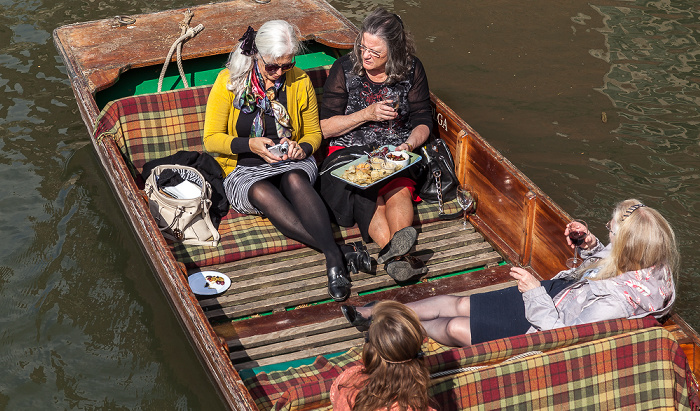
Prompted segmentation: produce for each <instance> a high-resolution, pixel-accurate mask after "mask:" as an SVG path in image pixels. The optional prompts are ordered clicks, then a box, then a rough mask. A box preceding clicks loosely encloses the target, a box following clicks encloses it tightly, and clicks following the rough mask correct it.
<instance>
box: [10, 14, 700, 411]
mask: <svg viewBox="0 0 700 411" xmlns="http://www.w3.org/2000/svg"><path fill="white" fill-rule="evenodd" d="M273 1H274V0H273ZM199 3H205V1H200V2H199ZM194 4H197V2H194V3H189V4H183V3H179V2H175V1H164V0H151V1H135V0H128V1H123V0H114V1H110V2H103V1H94V0H89V1H83V0H80V1H78V0H66V1H62V2H54V1H49V0H31V1H19V0H0V6H1V7H2V13H1V16H0V22H1V23H0V90H2V91H3V93H2V96H0V184H1V185H2V186H3V187H4V189H3V190H2V192H3V195H2V197H1V199H0V233H1V234H2V244H3V245H2V246H1V247H0V301H2V304H0V368H1V369H3V372H1V373H0V410H4V409H7V410H28V409H104V410H113V409H114V410H117V409H125V410H126V409H129V410H131V409H141V410H162V409H175V410H187V409H196V410H199V409H208V410H210V409H212V410H213V409H220V408H222V405H221V403H220V401H219V399H218V398H217V396H216V393H215V391H214V389H213V388H212V386H211V385H210V384H209V382H208V380H207V378H206V376H205V374H204V372H203V371H202V368H201V366H200V365H199V362H198V360H197V358H196V357H195V354H194V352H193V350H192V349H191V348H190V346H189V343H188V341H187V340H186V338H185V336H184V334H183V332H182V331H181V329H180V326H179V324H178V322H177V321H176V320H175V319H174V316H173V314H172V313H171V310H170V307H169V306H168V304H167V302H166V300H165V299H164V298H163V297H162V293H161V291H160V289H159V286H158V284H157V283H156V281H155V279H154V278H153V275H152V274H151V271H150V268H149V267H148V265H147V263H146V260H145V259H144V257H143V255H142V254H141V251H140V249H139V248H138V246H137V245H136V244H135V240H134V237H133V235H132V233H131V231H130V230H129V229H128V228H127V227H126V226H125V219H124V217H123V216H122V214H121V211H120V209H119V207H118V206H117V203H116V201H115V200H114V197H113V195H112V193H111V191H110V189H109V187H108V186H107V183H106V180H105V179H104V177H103V175H102V172H101V170H100V168H99V166H98V163H97V161H96V156H95V154H94V153H93V149H92V146H91V145H90V143H89V140H88V136H87V133H86V131H85V126H84V124H83V123H82V120H81V118H80V114H79V112H78V110H77V106H76V103H75V99H74V96H73V93H72V91H71V88H70V85H69V83H68V80H67V76H66V70H65V67H64V66H63V64H62V62H61V60H60V59H59V57H58V56H57V53H56V50H55V48H54V45H53V42H52V37H51V33H52V30H53V29H54V28H56V27H58V26H61V25H64V24H69V23H73V22H78V21H87V20H95V19H101V18H107V17H111V16H114V15H130V14H138V13H146V12H151V11H157V10H162V9H170V8H180V7H185V6H189V5H194ZM331 4H332V5H333V6H335V7H336V8H338V9H339V10H340V11H341V12H342V13H343V14H344V15H345V16H347V17H348V18H349V19H350V20H351V21H353V22H355V23H359V22H360V21H361V20H362V18H363V17H364V15H365V14H366V13H367V10H370V9H372V8H373V7H375V6H376V5H381V6H383V7H385V8H387V9H389V10H392V11H395V12H397V13H399V14H400V15H401V16H402V17H403V19H404V22H405V24H406V25H407V26H408V27H409V28H411V30H412V31H413V33H414V36H415V39H416V42H417V47H418V55H419V57H420V58H421V59H422V61H423V62H424V65H425V66H426V70H427V72H428V77H429V80H430V86H431V89H432V90H433V91H434V92H435V93H436V94H437V95H438V96H440V97H441V98H442V99H443V100H444V101H445V102H446V103H447V104H448V105H449V106H450V107H452V108H453V109H454V110H455V111H456V112H457V113H458V114H459V115H461V116H462V117H463V118H464V119H466V120H467V122H469V123H470V124H471V125H472V126H473V127H474V128H475V129H476V130H478V131H479V132H480V133H481V135H482V136H484V137H485V138H486V139H487V140H489V141H490V142H491V144H493V145H494V146H495V147H496V148H497V149H498V150H500V151H501V152H502V153H503V154H504V155H505V156H506V157H507V158H508V159H510V161H512V162H513V163H514V164H515V165H516V166H517V167H519V168H520V169H521V170H522V171H523V172H524V173H525V174H526V175H527V176H529V177H530V178H531V179H532V180H533V181H534V182H535V183H536V184H537V185H539V186H540V187H541V188H542V189H543V190H544V191H545V192H546V193H547V194H548V195H550V196H551V197H552V198H553V199H554V201H556V202H557V203H558V204H560V205H561V206H562V207H563V208H564V209H565V210H567V211H568V212H569V213H570V214H571V215H573V216H576V217H578V218H583V219H585V220H587V221H588V222H589V225H590V226H591V229H592V230H593V231H594V232H595V233H597V234H598V235H600V236H601V237H603V236H605V232H604V228H603V224H604V223H605V221H607V219H608V214H609V212H610V210H611V208H612V206H613V205H614V204H615V203H616V202H617V201H620V200H622V199H624V198H628V197H637V198H639V199H641V200H643V201H644V202H645V203H647V204H649V205H651V206H654V207H656V208H658V209H659V210H660V211H661V212H662V213H663V214H664V215H665V216H666V217H667V218H668V219H669V220H670V221H671V223H672V225H673V226H674V227H675V230H676V234H677V236H678V239H679V242H680V245H681V252H682V256H683V269H682V272H681V274H680V278H679V300H678V303H677V306H676V309H677V310H678V311H679V312H680V313H681V314H682V315H683V317H684V318H685V319H686V320H687V321H688V322H689V323H690V324H691V325H693V326H694V327H695V328H696V329H697V328H699V327H700V314H698V313H697V312H698V303H697V301H698V300H697V298H698V295H699V294H700V285H698V280H699V278H700V257H699V256H698V254H697V252H696V249H697V246H698V238H699V237H698V235H697V227H700V218H699V215H698V211H700V188H699V184H698V182H699V180H700V171H699V169H698V166H699V163H698V156H699V153H700V147H699V142H700V139H699V136H698V123H699V122H700V115H699V113H698V108H699V105H700V90H699V80H700V66H699V64H698V58H700V47H699V46H698V39H699V37H700V20H699V19H700V8H698V6H697V4H695V2H693V1H691V0H679V1H674V2H670V1H667V0H661V1H643V0H628V1H622V0H618V1H615V0H611V1H598V0H596V1H594V2H593V3H591V2H589V0H586V1H582V0H574V1H569V2H519V1H512V0H493V1H489V2H466V1H459V0H408V1H386V0H332V1H331ZM193 21H196V16H195V18H194V20H193Z"/></svg>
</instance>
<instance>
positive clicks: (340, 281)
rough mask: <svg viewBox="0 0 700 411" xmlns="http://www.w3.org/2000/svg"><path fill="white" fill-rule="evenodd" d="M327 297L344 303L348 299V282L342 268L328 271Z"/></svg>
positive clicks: (332, 268) (333, 268)
mask: <svg viewBox="0 0 700 411" xmlns="http://www.w3.org/2000/svg"><path fill="white" fill-rule="evenodd" d="M327 275H328V295H330V296H331V298H332V299H334V300H335V301H338V302H340V301H345V300H347V299H348V297H350V280H349V279H348V277H347V273H346V272H345V269H344V268H343V267H331V268H329V269H328V273H327Z"/></svg>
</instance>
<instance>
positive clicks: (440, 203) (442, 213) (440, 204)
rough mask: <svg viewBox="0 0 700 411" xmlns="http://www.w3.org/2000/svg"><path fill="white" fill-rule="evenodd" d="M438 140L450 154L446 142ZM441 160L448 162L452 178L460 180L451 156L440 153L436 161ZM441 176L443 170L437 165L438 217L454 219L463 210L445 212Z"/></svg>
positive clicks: (434, 171)
mask: <svg viewBox="0 0 700 411" xmlns="http://www.w3.org/2000/svg"><path fill="white" fill-rule="evenodd" d="M436 140H437V141H436V143H437V144H440V143H442V145H443V147H444V149H445V150H447V155H448V156H449V155H450V154H449V153H450V151H449V150H448V149H447V146H446V145H445V142H444V141H442V140H440V139H436ZM423 151H424V152H425V151H426V150H425V147H423ZM440 160H442V161H444V162H445V163H446V166H447V167H446V169H447V171H448V172H449V173H450V174H451V175H452V178H453V179H454V181H459V179H458V178H457V175H456V174H455V173H454V171H453V170H454V163H452V164H450V163H451V161H452V158H451V157H449V158H447V159H445V158H443V156H441V155H439V154H438V155H437V158H436V159H435V161H440ZM440 177H442V171H441V170H440V168H439V167H436V168H435V169H434V170H433V178H435V186H436V187H437V198H438V218H439V219H440V220H453V219H455V218H458V217H460V216H461V215H462V212H463V211H462V210H460V211H457V212H456V213H451V214H445V207H444V204H443V199H442V179H441V178H440Z"/></svg>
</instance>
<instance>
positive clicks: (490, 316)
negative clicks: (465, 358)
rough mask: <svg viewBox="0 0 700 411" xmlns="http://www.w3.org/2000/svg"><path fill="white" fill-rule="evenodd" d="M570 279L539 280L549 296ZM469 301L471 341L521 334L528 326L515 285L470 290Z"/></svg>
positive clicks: (553, 294)
mask: <svg viewBox="0 0 700 411" xmlns="http://www.w3.org/2000/svg"><path fill="white" fill-rule="evenodd" d="M573 283H574V281H571V280H561V279H557V280H546V281H542V282H541V284H542V286H543V287H544V288H545V289H546V290H547V294H549V296H550V297H552V298H554V297H555V296H556V295H557V294H559V292H560V291H562V290H563V289H565V288H566V287H568V286H569V285H571V284H573ZM470 302H471V317H470V326H471V334H472V345H473V344H479V343H482V342H486V341H493V340H498V339H499V338H508V337H513V336H516V335H521V334H525V333H526V332H527V330H529V329H530V327H531V326H532V324H530V322H529V321H527V318H525V303H524V302H523V295H522V293H521V292H520V291H518V287H508V288H504V289H502V290H496V291H489V292H486V293H480V294H474V295H472V296H471V297H470Z"/></svg>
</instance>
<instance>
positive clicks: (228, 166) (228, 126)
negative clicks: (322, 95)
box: [204, 67, 323, 176]
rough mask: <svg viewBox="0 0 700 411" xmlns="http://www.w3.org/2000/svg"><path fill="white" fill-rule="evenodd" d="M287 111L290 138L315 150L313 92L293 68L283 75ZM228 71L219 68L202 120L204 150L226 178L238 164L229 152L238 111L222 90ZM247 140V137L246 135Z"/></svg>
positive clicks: (231, 97) (317, 139)
mask: <svg viewBox="0 0 700 411" xmlns="http://www.w3.org/2000/svg"><path fill="white" fill-rule="evenodd" d="M285 76H286V80H285V83H286V87H287V112H288V113H289V117H290V119H291V122H292V139H293V140H294V141H297V142H299V143H304V142H305V143H309V144H311V146H312V147H313V151H316V150H317V149H318V148H319V146H320V145H321V141H322V140H323V136H322V135H321V126H320V124H319V121H318V103H317V102H316V92H315V91H314V87H313V85H312V84H311V80H310V79H309V76H307V75H306V73H304V71H303V70H301V69H299V68H297V67H294V68H293V69H291V70H290V71H288V72H287V73H286V75H285ZM228 78H229V71H228V69H223V70H222V71H221V72H220V73H219V75H218V77H217V78H216V82H214V86H213V87H212V89H211V92H210V94H209V99H208V100H207V111H206V114H205V117H204V148H205V150H206V151H207V152H209V153H211V154H213V155H214V157H215V158H216V160H217V161H218V162H219V164H220V165H221V168H222V169H223V174H224V176H227V175H228V174H229V173H230V172H231V171H233V169H234V168H236V163H237V162H238V155H237V154H233V153H232V152H231V141H233V139H234V138H236V137H238V136H237V135H236V121H237V120H238V115H239V113H240V110H237V109H235V108H234V107H233V100H234V97H235V96H234V95H233V92H232V91H229V90H228V89H227V88H226V83H227V82H228ZM246 137H247V136H246Z"/></svg>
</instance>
